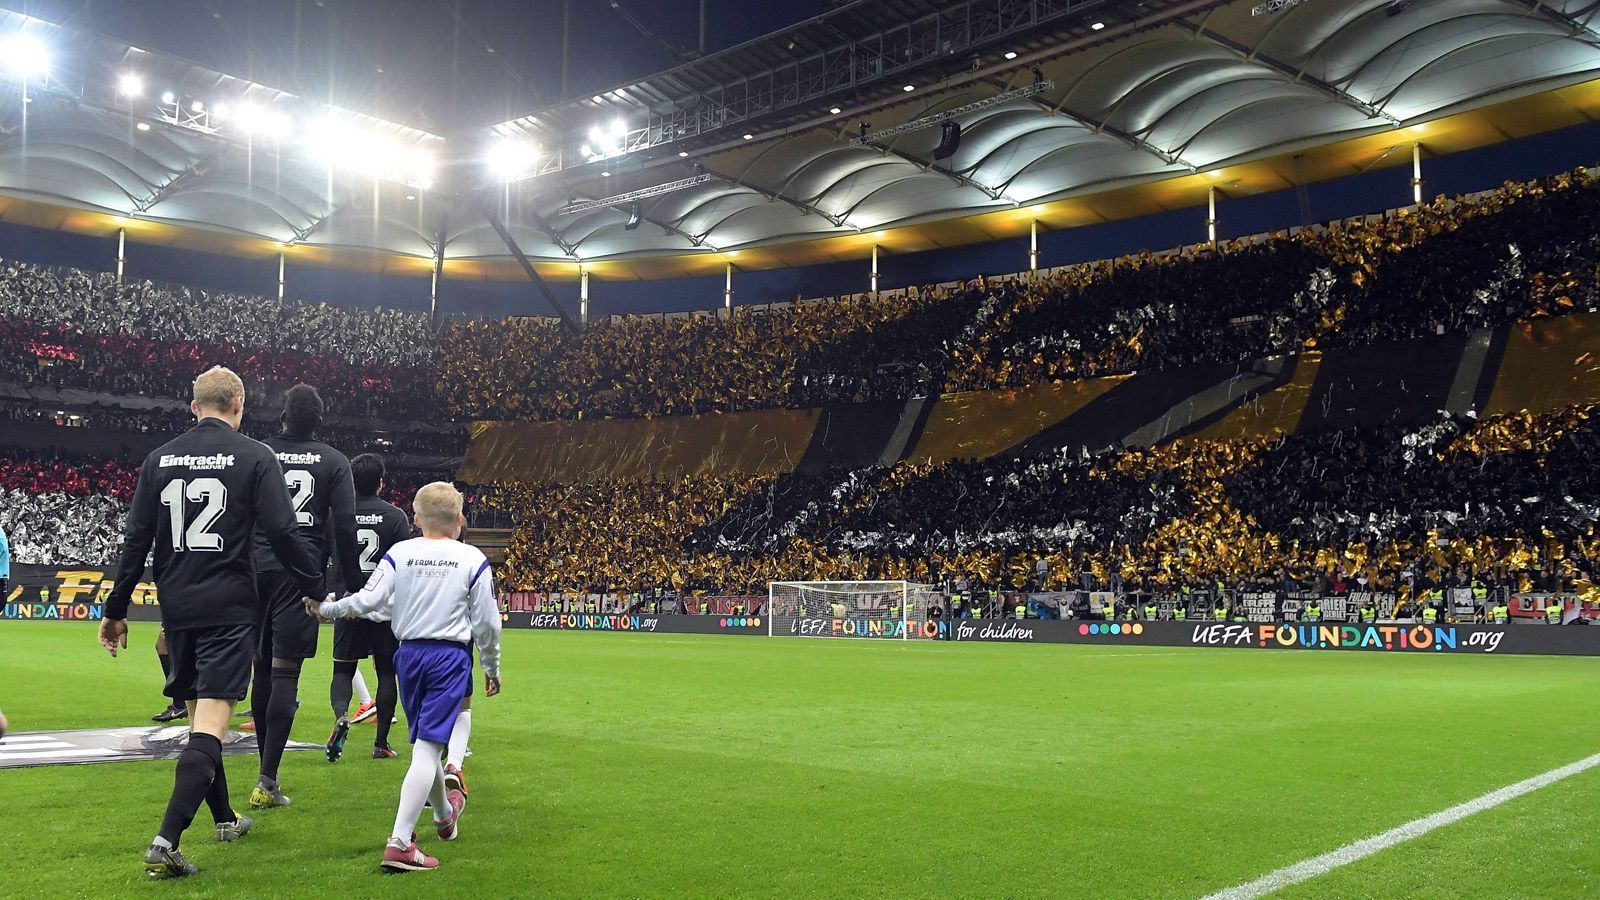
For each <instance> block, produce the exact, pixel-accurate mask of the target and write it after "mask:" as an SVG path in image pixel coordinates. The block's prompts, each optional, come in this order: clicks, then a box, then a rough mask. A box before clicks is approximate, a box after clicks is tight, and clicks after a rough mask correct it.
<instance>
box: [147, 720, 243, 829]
mask: <svg viewBox="0 0 1600 900" xmlns="http://www.w3.org/2000/svg"><path fill="white" fill-rule="evenodd" d="M221 772H222V742H221V741H219V740H217V739H216V738H214V737H212V736H211V735H209V734H202V733H200V732H192V733H191V734H190V735H189V745H188V746H187V747H184V748H183V752H182V753H180V754H178V773H177V777H176V779H175V780H174V783H173V785H172V799H171V800H169V801H167V814H166V815H165V816H164V817H162V819H161V831H160V832H159V833H160V835H161V838H162V839H163V840H165V841H166V842H167V843H168V844H170V845H171V846H173V847H176V846H178V840H179V839H180V838H182V837H183V833H184V831H186V830H188V828H189V823H191V822H193V821H194V814H195V813H196V812H198V811H199V810H200V803H201V802H202V801H204V800H206V799H208V797H209V795H210V793H211V787H212V784H213V782H214V781H215V780H216V779H217V776H218V775H219V774H220V773H221ZM223 791H224V797H226V791H227V785H226V784H225V783H224V785H223Z"/></svg>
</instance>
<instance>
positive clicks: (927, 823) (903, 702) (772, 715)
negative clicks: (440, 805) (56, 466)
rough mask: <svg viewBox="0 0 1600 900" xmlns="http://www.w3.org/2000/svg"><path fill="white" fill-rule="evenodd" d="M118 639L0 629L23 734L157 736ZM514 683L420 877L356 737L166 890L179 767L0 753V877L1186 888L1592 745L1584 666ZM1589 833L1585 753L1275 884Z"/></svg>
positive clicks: (1468, 869) (1360, 880) (347, 892)
mask: <svg viewBox="0 0 1600 900" xmlns="http://www.w3.org/2000/svg"><path fill="white" fill-rule="evenodd" d="M130 627H131V630H132V635H131V643H130V648H129V651H128V652H127V653H126V654H124V656H123V657H122V658H120V659H117V660H112V659H110V658H109V657H108V656H107V655H106V654H105V652H104V651H103V650H101V649H100V648H99V647H98V646H96V644H95V638H94V629H93V626H91V625H79V624H64V623H54V622H52V623H8V624H5V625H3V626H0V709H4V710H5V712H6V714H7V715H8V716H9V717H10V719H11V724H12V728H13V730H14V731H37V730H46V729H67V728H89V727H96V726H113V725H139V724H145V723H147V720H148V717H149V716H150V715H151V714H152V713H154V712H155V711H156V710H158V709H160V708H161V706H162V698H161V696H160V685H161V672H160V669H159V667H158V666H157V665H156V660H155V659H154V653H153V652H152V651H151V649H150V645H151V642H152V641H153V640H154V638H155V631H156V629H155V627H154V626H153V625H148V624H142V623H132V624H131V626H130ZM330 638H331V635H330V634H328V633H326V632H325V633H324V635H323V648H324V651H326V650H327V649H328V646H329V640H330ZM329 667H330V662H329V658H328V656H327V655H326V652H324V655H323V657H322V658H320V659H318V660H314V661H312V662H310V663H309V664H308V666H307V674H306V675H305V676H304V678H303V679H302V682H301V700H302V706H301V710H300V716H299V720H298V722H297V724H296V730H295V734H294V737H295V738H296V739H299V740H305V741H312V742H316V743H319V744H320V743H321V742H322V740H323V739H324V738H325V737H326V732H327V729H328V726H329V724H330V721H329V720H330V715H331V714H330V713H329V712H328V711H327V703H326V698H327V676H328V670H329ZM503 674H504V682H505V692H504V693H503V694H502V695H501V696H499V697H496V698H489V699H486V698H483V697H482V696H481V694H482V690H481V688H482V685H481V683H480V684H479V685H478V688H479V690H478V694H479V697H478V700H477V705H476V707H475V710H476V714H475V715H474V729H473V739H472V745H473V751H474V756H473V757H472V758H471V759H470V760H468V764H467V777H468V784H469V786H470V787H471V789H472V794H471V803H470V805H469V807H468V809H467V812H466V814H465V816H464V817H463V818H462V825H461V829H462V833H461V838H460V840H458V841H457V842H455V843H453V844H441V843H439V842H438V841H437V840H435V839H433V836H432V833H431V829H428V828H426V827H425V826H426V823H424V827H423V828H422V829H420V831H421V834H422V837H421V839H420V842H419V843H420V844H421V846H422V848H423V849H424V850H425V851H428V852H430V853H436V854H437V855H438V856H439V858H440V860H441V869H440V870H439V871H437V872H433V873H416V874H411V875H405V876H385V875H382V874H380V873H379V870H378V865H377V863H378V857H379V854H380V852H381V849H382V846H383V841H384V839H385V837H386V836H387V833H388V829H389V826H390V825H391V823H392V822H393V817H394V801H395V798H396V794H397V792H398V787H399V781H400V778H401V775H402V773H403V770H404V767H405V765H406V757H407V755H408V754H407V753H406V751H404V750H402V756H401V758H400V759H395V760H373V759H370V758H368V749H369V746H370V743H371V726H370V725H359V726H355V729H354V731H353V734H352V736H351V740H350V745H349V748H348V750H347V755H346V757H345V759H344V760H343V761H342V762H340V763H338V764H337V765H329V764H328V763H326V762H325V761H324V760H323V759H322V755H321V754H320V753H312V752H301V753H290V754H288V755H287V756H286V757H285V758H284V763H283V771H282V777H283V783H284V790H285V792H286V793H287V794H288V795H289V796H291V797H292V798H293V799H294V805H293V806H292V807H290V808H287V809H277V810H269V811H266V812H261V813H255V816H256V830H255V831H254V832H253V833H252V834H250V835H249V836H248V837H247V838H245V839H244V840H243V841H241V842H240V843H238V844H234V845H219V844H215V843H212V842H211V834H210V828H209V822H210V818H209V816H208V815H207V813H206V811H205V809H204V807H202V809H201V811H200V816H199V818H198V819H197V820H196V827H195V828H193V829H191V831H190V832H189V833H188V835H187V836H186V839H185V841H184V844H183V849H184V850H185V852H186V853H187V854H188V856H189V858H190V859H191V861H193V862H194V863H195V864H197V865H198V866H200V869H201V872H200V874H199V875H198V876H196V877H194V878H190V879H186V880H184V881H179V882H161V883H146V877H145V875H144V873H143V870H142V868H141V866H140V863H139V855H140V853H141V852H142V851H143V849H144V847H145V845H146V844H147V843H148V842H149V839H150V837H151V835H152V834H153V833H154V831H155V828H156V825H157V824H158V822H159V820H160V817H161V812H162V809H163V807H164V804H165V801H166V797H167V794H168V792H169V791H170V789H171V784H172V776H173V763H172V762H171V761H170V760H168V761H161V762H136V763H116V764H106V765H91V766H56V767H46V768H36V769H10V770H0V798H3V802H0V846H3V847H5V849H6V854H7V859H6V862H5V865H4V867H3V869H0V895H8V896H36V897H56V896H98V897H109V896H117V897H122V896H150V897H155V896H172V897H190V896H215V897H240V896H313V895H315V896H328V897H369V896H370V897H379V896H381V897H386V898H387V897H407V896H428V897H438V896H441V891H443V892H445V893H444V894H443V895H444V896H466V895H467V894H468V893H469V892H482V893H481V894H480V896H482V897H521V896H554V897H570V896H584V897H591V896H593V897H659V896H682V897H715V896H766V897H794V896H818V897H839V896H848V897H907V896H911V897H923V896H929V897H931V896H975V897H1019V896H1053V897H1067V896H1071V897H1203V896H1206V895H1209V894H1212V893H1214V892H1217V891H1222V890H1226V889H1228V888H1231V887H1234V886H1237V885H1241V884H1244V883H1247V882H1250V881H1252V880H1254V879H1257V878H1260V877H1261V876H1263V875H1266V874H1268V873H1270V872H1273V871H1274V870H1278V869H1280V868H1283V867H1286V866H1290V865H1293V864H1295V863H1298V862H1301V861H1303V860H1306V859H1308V858H1311V857H1316V856H1319V855H1321V854H1324V853H1327V852H1329V851H1333V850H1336V849H1338V848H1341V847H1344V846H1345V845H1348V844H1350V843H1352V842H1354V841H1359V840H1361V839H1363V838H1367V837H1370V836H1372V835H1376V834H1379V833H1381V832H1385V831H1387V830H1389V829H1392V828H1394V827H1396V826H1399V825H1403V824H1405V823H1408V822H1411V821H1413V820H1416V819H1419V818H1421V817H1424V816H1428V815H1430V814H1433V813H1436V812H1439V811H1441V810H1444V809H1446V808H1448V807H1452V806H1454V805H1456V804H1459V803H1463V802H1465V801H1470V800H1473V799H1474V798H1478V797H1481V796H1483V795H1485V794H1488V793H1490V792H1492V791H1494V790H1496V789H1498V788H1501V787H1504V786H1506V785H1510V784H1513V783H1515V782H1519V781H1522V780H1524V779H1527V778H1529V777H1531V776H1536V775H1540V774H1541V773H1545V772H1548V771H1550V770H1553V769H1556V768H1558V767H1561V766H1565V765H1567V764H1570V763H1573V762H1576V761H1578V760H1582V759H1585V758H1586V757H1589V756H1591V755H1594V754H1596V753H1600V722H1597V721H1596V717H1595V714H1594V709H1593V702H1594V701H1593V696H1594V695H1593V694H1592V693H1591V692H1592V690H1593V687H1594V685H1595V683H1596V681H1597V680H1600V659H1593V658H1570V657H1569V658H1559V657H1528V656H1524V657H1510V656H1507V657H1494V656H1486V655H1471V656H1469V655H1465V654H1463V655H1448V656H1434V655H1422V654H1416V655H1399V654H1396V655H1392V656H1391V655H1387V654H1384V653H1344V652H1340V653H1335V652H1287V651H1285V652H1278V651H1266V652H1258V651H1249V650H1207V649H1156V648H1150V649H1143V648H1129V647H1094V646H1059V645H1057V646H1028V645H1000V644H977V643H974V644H966V643H962V644H946V643H939V644H934V643H926V642H910V643H874V642H869V641H845V640H807V639H799V638H789V639H765V638H748V637H719V636H706V637H694V636H663V635H649V634H620V633H613V634H593V633H563V632H533V631H507V632H506V636H505V662H504V669H503ZM403 727H404V726H403V724H402V725H399V726H396V729H397V730H396V740H395V742H396V746H397V747H399V746H401V744H402V743H403V740H404V737H403V735H404V732H403V730H402V729H403ZM227 765H228V772H229V781H230V785H231V788H232V794H233V796H234V800H235V804H236V806H237V807H238V808H239V809H240V810H241V811H243V810H244V799H245V796H246V794H247V792H248V790H249V788H250V786H251V784H252V783H253V775H254V771H255V767H254V757H228V758H227ZM1597 834H1600V768H1591V769H1588V770H1587V771H1584V772H1581V773H1579V774H1577V775H1574V776H1572V777H1570V778H1566V779H1563V780H1560V781H1557V782H1555V783H1553V784H1550V785H1548V786H1546V787H1543V788H1541V789H1539V790H1536V791H1533V792H1531V793H1528V794H1526V795H1524V796H1521V797H1518V798H1516V799H1513V800H1510V801H1509V802H1506V803H1504V804H1503V805H1499V806H1496V807H1494V808H1492V809H1488V810H1486V811H1484V812H1481V813H1479V814H1477V815H1473V816H1470V817H1467V818H1465V819H1462V820H1461V821H1458V822H1454V823H1453V824H1449V825H1446V826H1444V827H1441V828H1438V829H1437V830H1433V831H1430V832H1428V833H1427V834H1425V835H1423V836H1421V837H1419V838H1417V839H1415V840H1412V841H1409V842H1405V843H1400V844H1398V845H1396V846H1393V847H1389V848H1387V849H1383V850H1381V851H1380V852H1377V853H1375V854H1373V855H1370V856H1368V857H1366V858H1364V859H1361V860H1359V861H1357V862H1354V863H1352V864H1350V865H1346V866H1342V867H1339V868H1335V869H1333V870H1332V871H1329V872H1326V873H1325V874H1320V875H1318V876H1316V877H1314V878H1311V879H1310V880H1307V881H1303V882H1301V883H1299V884H1297V885H1293V886H1291V887H1288V888H1287V889H1285V890H1283V891H1281V892H1279V893H1278V894H1276V895H1275V896H1282V897H1395V896H1407V897H1461V896H1480V897H1593V896H1596V895H1600V856H1597V855H1596V854H1595V852H1594V840H1595V838H1594V836H1595V835H1597Z"/></svg>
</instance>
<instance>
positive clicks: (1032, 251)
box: [1028, 219, 1039, 272]
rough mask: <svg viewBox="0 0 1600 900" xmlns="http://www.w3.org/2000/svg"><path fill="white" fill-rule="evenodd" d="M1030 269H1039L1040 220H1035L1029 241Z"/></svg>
mask: <svg viewBox="0 0 1600 900" xmlns="http://www.w3.org/2000/svg"><path fill="white" fill-rule="evenodd" d="M1028 271H1029V272H1037V271H1039V220H1038V219H1034V220H1033V228H1032V235H1031V238H1030V241H1029V243H1028Z"/></svg>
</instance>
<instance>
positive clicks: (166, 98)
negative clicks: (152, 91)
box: [161, 91, 178, 106]
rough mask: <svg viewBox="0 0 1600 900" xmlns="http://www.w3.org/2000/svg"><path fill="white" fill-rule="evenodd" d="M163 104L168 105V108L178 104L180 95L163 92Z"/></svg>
mask: <svg viewBox="0 0 1600 900" xmlns="http://www.w3.org/2000/svg"><path fill="white" fill-rule="evenodd" d="M161 102H162V103H165V104H167V105H168V106H170V105H172V104H174V103H177V102H178V95H177V94H174V93H173V92H171V91H162V92H161Z"/></svg>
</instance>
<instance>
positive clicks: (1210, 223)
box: [1206, 185, 1217, 245]
mask: <svg viewBox="0 0 1600 900" xmlns="http://www.w3.org/2000/svg"><path fill="white" fill-rule="evenodd" d="M1207 203H1208V208H1209V210H1210V211H1209V212H1208V213H1206V240H1207V241H1208V242H1210V243H1211V244H1212V245H1215V244H1216V243H1217V188H1216V185H1212V186H1211V193H1210V195H1209V198H1208V200H1207Z"/></svg>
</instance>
